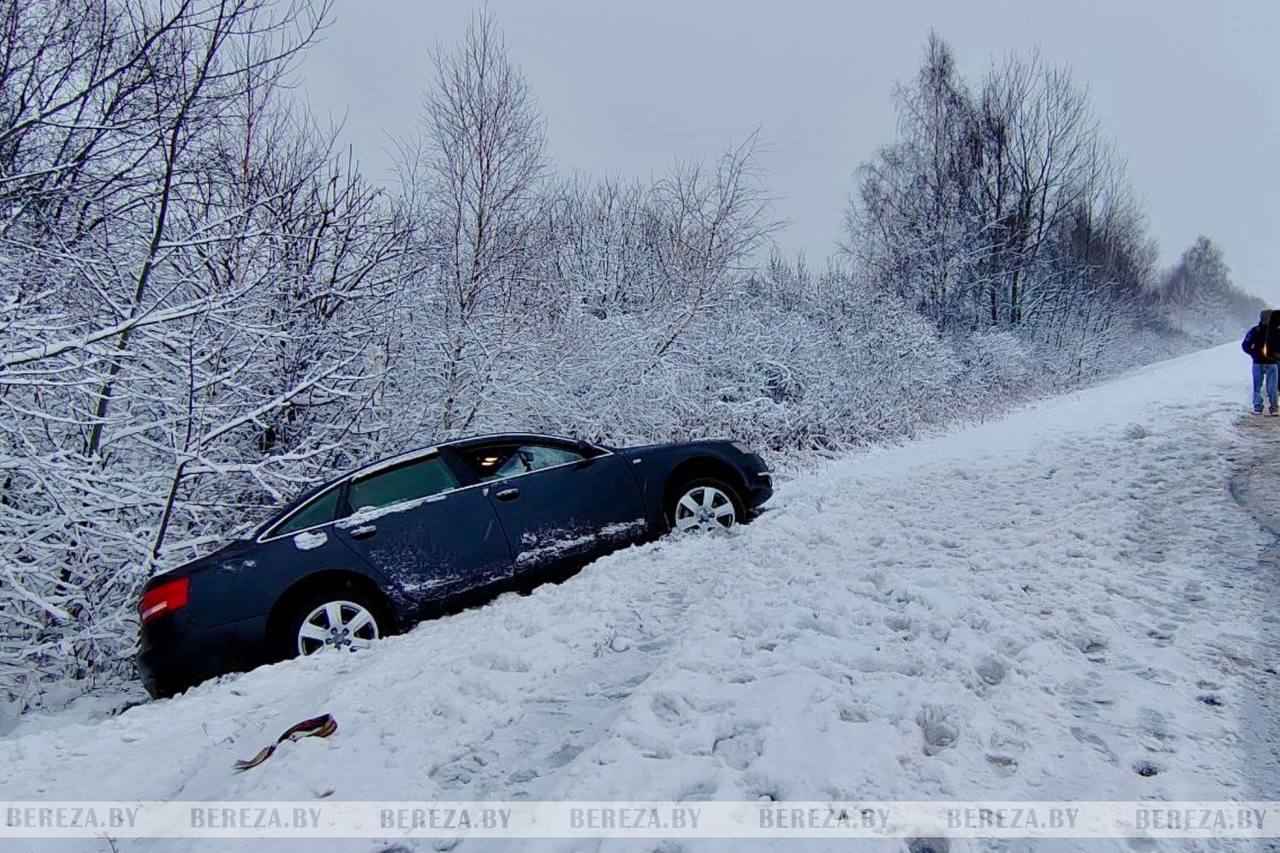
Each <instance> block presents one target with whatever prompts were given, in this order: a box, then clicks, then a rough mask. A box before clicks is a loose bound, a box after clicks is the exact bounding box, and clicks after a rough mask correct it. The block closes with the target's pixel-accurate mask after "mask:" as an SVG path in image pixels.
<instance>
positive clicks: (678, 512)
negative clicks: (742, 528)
mask: <svg viewBox="0 0 1280 853" xmlns="http://www.w3.org/2000/svg"><path fill="white" fill-rule="evenodd" d="M744 518H745V513H744V512H743V508H742V499H741V498H740V497H738V493H737V492H736V491H735V490H734V488H733V487H732V486H730V485H729V484H728V483H725V482H724V481H722V480H717V479H714V478H712V477H700V478H698V479H696V480H690V481H689V482H687V483H685V484H684V485H682V486H680V488H678V489H676V490H675V492H674V495H673V498H672V501H671V504H670V506H668V507H667V521H668V522H670V524H671V529H672V530H675V531H677V532H679V533H707V532H723V531H725V530H728V529H729V528H731V527H733V526H734V525H735V524H738V523H740V522H741V521H743V520H744Z"/></svg>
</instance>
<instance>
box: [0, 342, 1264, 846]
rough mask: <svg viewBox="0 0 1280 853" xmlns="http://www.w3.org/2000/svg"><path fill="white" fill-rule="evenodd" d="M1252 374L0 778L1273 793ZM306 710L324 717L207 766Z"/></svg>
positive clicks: (48, 729)
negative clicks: (1240, 478) (1259, 762)
mask: <svg viewBox="0 0 1280 853" xmlns="http://www.w3.org/2000/svg"><path fill="white" fill-rule="evenodd" d="M1246 380H1247V375H1246V366H1245V365H1244V364H1243V362H1242V359H1241V358H1240V356H1239V353H1238V352H1233V351H1232V348H1221V349H1217V350H1211V351H1208V352H1205V353H1201V354H1197V355H1195V356H1189V357H1185V358H1181V359H1177V360H1175V361H1172V362H1168V363H1165V364H1163V365H1159V366H1156V367H1152V368H1147V369H1144V370H1141V371H1138V372H1137V373H1134V374H1132V375H1130V376H1128V377H1126V378H1125V379H1123V380H1121V381H1118V382H1114V383H1111V384H1109V385H1107V386H1103V387H1099V388H1095V389H1091V390H1087V391H1083V392H1080V393H1077V394H1073V395H1071V396H1070V397H1068V398H1064V399H1060V400H1055V401H1052V402H1049V403H1047V404H1043V405H1039V406H1036V407H1034V408H1030V409H1028V410H1026V411H1023V412H1020V413H1018V414H1016V415H1014V416H1012V417H1010V418H1008V419H1005V420H1003V421H1000V422H997V423H993V424H988V425H986V426H983V427H979V428H974V429H969V430H965V431H962V432H957V433H955V434H952V435H949V436H945V437H942V438H939V439H936V440H932V441H928V442H924V443H920V444H916V445H912V446H908V447H903V448H899V449H894V450H888V451H884V452H879V453H872V454H869V455H866V456H863V457H860V458H857V459H851V460H849V461H846V462H843V463H840V464H836V465H833V466H831V467H830V468H829V469H828V470H826V471H824V472H822V473H821V474H819V475H816V476H812V477H809V478H806V479H804V480H802V481H797V482H792V483H787V484H784V485H783V486H782V487H781V488H780V489H779V491H778V494H777V497H776V499H775V501H774V508H773V509H772V510H771V511H770V512H768V513H766V514H765V516H764V517H762V518H761V519H760V520H759V521H757V522H756V523H755V524H753V525H751V526H749V527H746V528H739V529H736V530H735V531H734V532H733V533H732V534H731V535H728V536H723V537H705V538H697V539H690V540H680V541H674V540H665V541H661V542H658V543H655V544H653V545H650V546H646V547H643V548H632V549H628V550H626V551H623V552H621V553H618V554H616V555H613V556H611V557H609V558H606V559H604V560H600V561H598V562H597V563H596V564H594V565H592V566H590V567H588V568H587V569H586V570H585V571H584V572H582V573H581V574H580V575H578V576H576V577H574V578H573V579H571V580H569V581H567V582H566V583H563V584H560V585H548V586H544V587H541V588H539V589H538V590H536V591H535V592H534V593H533V594H532V595H530V596H527V597H520V596H516V595H509V596H504V597H503V598H501V599H499V600H497V601H496V602H494V603H493V604H491V605H489V606H487V607H484V608H481V609H478V610H473V611H468V612H466V613H462V614H459V615H457V616H453V617H450V618H447V619H443V620H439V621H436V622H432V623H427V624H424V625H422V626H420V627H419V628H417V629H416V630H414V631H412V632H411V633H410V634H408V635H405V636H401V637H394V638H390V639H388V640H385V641H383V642H381V643H379V644H378V647H377V648H376V649H375V650H373V651H372V652H370V653H362V654H359V655H354V656H341V657H334V658H311V659H306V660H300V661H293V662H289V663H285V664H279V665H276V666H272V667H269V668H264V669H260V670H258V671H256V672H253V673H248V674H245V675H241V676H233V677H228V678H226V679H223V680H222V681H221V682H219V683H213V684H208V685H204V686H202V687H199V688H196V689H195V690H192V691H190V692H189V693H188V694H186V695H184V696H182V697H179V698H176V699H173V700H169V701H163V702H153V703H150V704H147V705H144V706H141V707H137V708H133V709H131V710H129V711H127V712H126V713H124V714H122V715H120V716H117V717H112V718H109V719H105V720H102V721H100V722H97V723H94V724H86V723H84V722H80V721H73V722H68V723H67V724H65V725H62V726H52V725H49V724H48V722H47V721H46V722H45V723H44V724H42V725H41V726H38V727H37V726H34V725H32V726H28V725H26V724H24V723H19V727H18V729H17V731H15V732H14V734H13V735H12V736H10V737H9V738H7V739H5V740H3V741H0V766H3V767H5V768H6V769H7V770H8V771H9V772H8V773H6V774H3V775H2V776H0V799H18V798H64V799H76V798H99V799H100V798H108V797H109V798H138V799H166V798H174V799H205V798H210V799H213V798H217V799H238V798H246V799H277V800H308V799H316V798H331V799H335V800H337V799H345V800H365V799H382V798H388V797H394V798H397V799H431V798H437V797H440V798H449V799H455V800H460V799H487V798H492V799H522V798H532V799H543V798H565V799H592V800H606V799H614V798H618V799H652V800H697V799H707V798H713V799H728V800H741V799H752V798H762V797H768V798H773V799H778V800H786V799H822V798H840V799H854V798H860V799H934V798H980V797H985V798H1000V799H1032V798H1034V799H1040V800H1044V799H1058V798H1064V799H1092V800H1107V799H1125V800H1128V799H1140V798H1146V797H1157V798H1176V799H1229V798H1255V799H1264V798H1267V797H1269V795H1270V792H1272V791H1274V788H1273V787H1272V788H1266V789H1263V790H1257V789H1255V787H1256V786H1258V785H1262V784H1264V783H1267V784H1270V783H1274V781H1275V780H1274V778H1270V780H1269V782H1268V781H1267V779H1266V778H1260V777H1259V774H1258V772H1257V767H1256V766H1253V765H1255V764H1256V762H1255V761H1254V758H1255V757H1254V756H1253V755H1251V754H1250V749H1248V748H1246V747H1247V746H1248V745H1249V744H1250V743H1254V742H1256V741H1257V737H1258V735H1257V734H1256V732H1255V733H1254V734H1250V731H1251V729H1253V728H1256V726H1255V723H1256V718H1254V717H1252V716H1251V712H1250V711H1249V709H1250V708H1251V707H1253V706H1254V705H1255V704H1256V697H1257V695H1258V693H1259V691H1262V690H1272V689H1274V687H1275V680H1274V679H1275V676H1274V673H1273V672H1271V673H1269V672H1268V669H1267V668H1268V667H1269V666H1270V665H1271V662H1270V661H1269V660H1267V659H1266V657H1265V656H1264V655H1263V654H1262V653H1261V652H1260V645H1259V644H1260V642H1261V640H1260V629H1261V628H1262V620H1263V619H1264V615H1265V614H1266V612H1267V610H1268V608H1270V607H1272V606H1273V605H1274V604H1275V603H1276V602H1275V601H1274V600H1272V596H1274V593H1272V592H1271V591H1270V590H1271V589H1272V588H1273V587H1274V584H1273V583H1271V580H1272V579H1271V578H1270V577H1265V578H1260V577H1259V576H1258V573H1257V566H1258V557H1259V552H1260V549H1261V548H1262V547H1263V546H1265V545H1267V544H1269V543H1270V542H1272V537H1271V536H1270V534H1266V533H1264V532H1263V531H1262V529H1261V528H1260V527H1259V526H1258V524H1257V523H1256V522H1255V521H1254V520H1253V519H1252V518H1251V517H1250V516H1249V515H1248V514H1247V513H1246V512H1245V511H1243V510H1242V509H1241V508H1240V506H1239V505H1238V504H1237V503H1236V502H1235V501H1234V500H1233V498H1232V495H1231V492H1230V490H1229V489H1228V484H1229V483H1230V482H1232V479H1231V478H1232V473H1233V471H1234V470H1235V468H1234V467H1233V466H1238V465H1239V464H1240V463H1241V462H1242V461H1244V456H1243V455H1242V454H1244V453H1245V452H1246V450H1247V449H1246V450H1242V449H1241V448H1242V447H1245V446H1246V445H1245V444H1244V441H1245V439H1243V438H1242V436H1241V430H1240V428H1239V427H1238V426H1237V424H1236V421H1237V420H1238V418H1239V417H1240V415H1241V413H1242V412H1244V411H1245V409H1246V404H1245V397H1246V389H1245V387H1244V386H1245V384H1246ZM1265 428H1274V432H1275V437H1274V438H1275V439H1280V421H1277V422H1268V423H1266V424H1252V425H1250V429H1252V430H1253V431H1254V432H1255V433H1256V432H1258V431H1259V430H1261V429H1265ZM1251 440H1253V441H1254V442H1255V443H1256V442H1257V441H1259V440H1262V441H1267V440H1273V439H1271V438H1268V437H1266V436H1263V438H1262V439H1259V438H1258V437H1257V436H1256V435H1255V436H1254V437H1253V438H1252V439H1251ZM1277 447H1280V444H1273V445H1271V448H1272V452H1273V453H1274V452H1275V450H1276V448H1277ZM320 712H330V713H332V714H334V715H335V716H336V717H337V719H338V721H339V724H340V728H339V731H338V733H337V734H336V735H334V736H333V737H331V738H329V739H327V740H315V739H312V740H304V741H300V742H298V743H296V744H291V745H288V746H287V747H286V748H284V749H282V750H281V751H280V752H279V753H278V754H277V755H276V756H275V757H273V758H272V759H271V760H270V761H268V762H267V763H266V764H264V765H263V766H262V767H260V768H257V769H256V770H254V771H251V772H249V773H246V774H243V775H234V774H233V773H232V772H231V769H230V765H231V763H232V761H233V760H235V759H236V758H240V757H245V756H248V755H252V754H253V753H254V752H256V751H257V750H258V748H259V747H261V746H262V745H263V744H265V743H267V742H269V741H270V740H271V739H272V738H273V737H274V736H275V735H276V734H277V733H278V732H280V731H282V730H283V729H285V728H287V727H288V726H289V725H290V724H292V723H293V722H296V721H297V720H300V719H302V718H304V717H309V716H312V715H314V714H317V713H320ZM1251 738H1252V740H1251ZM1139 771H1141V772H1139ZM1144 774H1145V775H1144ZM401 843H403V842H401ZM118 844H119V845H120V849H121V850H132V849H138V850H143V849H147V850H149V849H155V850H161V849H163V850H173V849H186V847H188V846H189V847H198V846H199V843H198V842H182V841H174V840H163V841H156V842H129V841H120V842H118ZM427 844H428V845H429V843H427ZM473 844H474V845H475V846H476V847H477V848H479V847H482V846H483V847H485V849H496V847H498V846H499V845H497V844H495V843H488V844H478V843H476V842H464V843H463V845H462V848H463V849H472V845H473ZM963 844H964V842H955V843H953V844H952V850H956V849H963ZM1115 844H1116V847H1117V848H1122V847H1124V846H1125V844H1124V842H1115ZM244 846H245V847H246V848H249V847H252V848H253V849H260V848H262V847H263V846H264V845H263V844H261V843H258V842H251V843H246V844H245V845H244ZM268 846H269V845H268ZM620 846H622V847H625V846H626V845H620ZM690 846H693V845H690ZM743 846H744V845H742V844H741V842H733V843H728V842H726V843H725V844H724V845H720V844H718V843H716V842H704V843H700V844H697V845H696V847H697V849H725V850H729V849H735V850H736V849H741V848H742V847H743ZM760 846H764V845H763V844H762V845H760ZM1068 846H1069V845H1068ZM1092 846H1096V845H1092ZM386 847H387V843H381V842H380V843H374V842H369V843H364V842H352V841H344V842H332V843H331V844H330V846H329V847H324V845H323V844H321V845H313V844H308V849H333V850H363V849H367V850H370V851H373V850H381V849H384V848H386ZM529 847H531V845H527V844H517V845H514V846H513V849H516V848H519V849H526V848H529ZM583 847H589V848H592V849H594V848H595V847H596V844H595V843H594V842H591V843H588V844H585V845H584V844H583V843H582V842H572V841H563V842H542V843H541V847H538V848H536V849H580V848H583ZM897 848H898V845H897V843H896V842H893V843H889V844H887V849H897ZM68 849H71V848H68ZM219 849H228V845H227V844H223V845H220V846H219ZM405 849H414V848H413V847H412V846H407V847H405ZM423 849H429V846H428V847H424V848H423ZM628 849H629V848H628ZM637 849H645V850H649V849H653V844H652V843H648V844H647V845H646V844H642V845H640V847H638V848H637ZM805 849H812V850H817V849H825V848H823V847H821V845H817V844H815V845H813V846H806V847H805ZM832 849H837V848H836V847H832ZM838 849H844V848H838Z"/></svg>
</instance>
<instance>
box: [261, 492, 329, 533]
mask: <svg viewBox="0 0 1280 853" xmlns="http://www.w3.org/2000/svg"><path fill="white" fill-rule="evenodd" d="M337 514H338V487H337V486H334V487H333V488H331V489H329V490H328V491H327V492H324V493H322V494H319V495H316V496H315V497H314V498H312V500H311V502H310V503H308V504H306V505H305V506H303V507H302V508H301V509H299V510H298V511H297V512H295V513H294V514H293V515H291V516H289V520H288V521H286V522H285V523H284V524H281V525H280V526H279V527H276V528H275V529H273V530H272V531H271V533H270V535H271V536H284V535H285V534H288V533H296V532H298V531H299V530H305V529H306V528H308V527H315V526H316V525H317V524H327V523H328V522H330V521H333V519H334V518H335V517H336V516H337Z"/></svg>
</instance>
